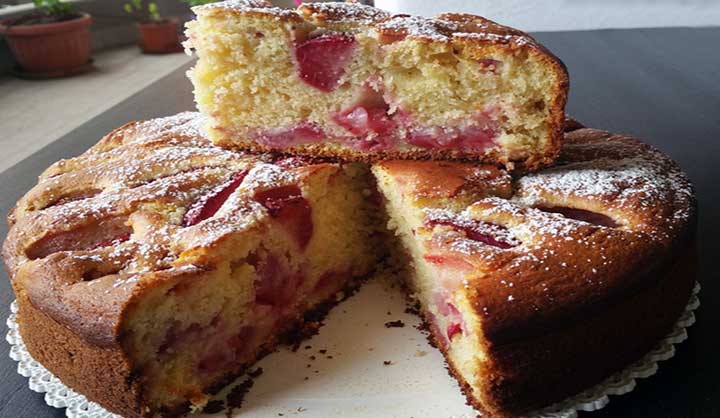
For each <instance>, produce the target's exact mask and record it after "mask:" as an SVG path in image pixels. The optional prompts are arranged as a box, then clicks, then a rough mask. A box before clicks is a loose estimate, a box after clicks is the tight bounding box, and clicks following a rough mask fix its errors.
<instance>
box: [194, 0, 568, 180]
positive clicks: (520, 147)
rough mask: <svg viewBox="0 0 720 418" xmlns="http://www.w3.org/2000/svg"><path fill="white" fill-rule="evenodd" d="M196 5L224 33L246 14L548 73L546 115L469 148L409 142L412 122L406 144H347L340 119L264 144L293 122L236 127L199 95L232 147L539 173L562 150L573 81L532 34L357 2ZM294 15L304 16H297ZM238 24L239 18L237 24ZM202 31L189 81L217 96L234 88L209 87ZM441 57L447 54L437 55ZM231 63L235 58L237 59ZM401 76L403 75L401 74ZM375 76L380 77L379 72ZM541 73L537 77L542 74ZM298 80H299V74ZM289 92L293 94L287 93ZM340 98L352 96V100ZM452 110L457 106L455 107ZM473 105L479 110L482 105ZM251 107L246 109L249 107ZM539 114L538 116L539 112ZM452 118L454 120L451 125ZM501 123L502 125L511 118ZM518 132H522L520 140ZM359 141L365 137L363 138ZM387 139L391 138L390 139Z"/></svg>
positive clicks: (300, 31)
mask: <svg viewBox="0 0 720 418" xmlns="http://www.w3.org/2000/svg"><path fill="white" fill-rule="evenodd" d="M266 6H269V5H266ZM194 10H195V12H196V13H197V15H198V16H199V19H200V20H203V19H205V20H207V21H208V22H216V21H217V22H223V25H224V26H223V29H222V30H224V31H232V30H233V29H230V28H231V27H232V24H230V23H229V22H230V21H228V22H224V21H223V18H224V17H227V16H233V17H236V16H242V17H247V18H249V20H250V19H251V20H252V22H253V23H252V24H251V26H250V27H252V28H256V30H263V28H265V29H267V30H269V29H270V28H276V27H277V26H278V25H284V26H286V27H288V28H291V29H288V30H289V31H291V32H292V35H288V36H289V37H290V38H292V39H296V38H300V39H302V38H304V37H305V36H306V35H307V33H312V32H314V31H318V30H320V31H323V30H327V31H331V32H347V33H354V34H363V36H366V37H368V38H377V41H376V42H377V43H378V44H379V45H382V44H385V43H392V42H395V41H397V40H404V39H409V40H411V41H412V43H411V44H409V45H408V46H407V47H406V49H407V51H406V52H405V54H407V55H408V56H410V55H413V54H419V53H418V52H417V51H413V50H412V48H414V47H413V46H412V45H416V44H423V45H435V46H438V45H443V46H447V47H448V48H449V49H448V48H446V49H448V51H450V52H448V51H446V53H448V54H451V55H452V54H455V55H457V56H462V57H463V59H464V60H468V61H478V62H480V61H483V60H486V59H487V57H489V56H493V57H496V58H498V59H507V60H514V59H515V58H516V57H526V58H529V59H530V58H531V61H532V63H533V68H535V67H537V68H543V70H544V72H543V74H547V77H544V80H543V82H547V87H543V88H542V91H543V93H542V95H541V96H542V98H543V99H542V102H543V103H542V106H543V109H545V108H547V111H546V112H545V111H544V112H543V113H542V118H543V119H544V120H542V121H540V120H538V121H533V123H532V124H531V125H528V126H519V125H517V122H514V123H515V125H512V127H511V126H510V125H508V126H507V127H504V128H503V129H505V128H509V129H508V131H507V132H504V133H503V135H506V137H504V138H505V139H503V141H507V143H504V144H500V143H494V144H492V145H488V146H487V148H484V149H471V148H465V149H463V148H461V147H456V146H447V147H440V146H438V147H430V148H426V147H423V146H418V145H412V144H410V143H409V142H406V140H407V138H408V135H409V133H408V130H409V129H410V128H407V127H404V128H402V129H399V130H398V135H399V136H398V138H400V139H399V141H400V142H399V143H400V146H391V147H375V146H372V147H366V146H365V145H363V146H357V145H348V144H346V143H344V142H343V141H346V140H348V138H352V136H353V135H351V134H350V133H348V132H345V133H344V134H343V135H344V136H342V135H341V134H340V133H339V132H340V131H339V129H341V128H339V126H334V124H336V123H335V122H328V123H327V124H325V123H320V126H319V128H322V129H325V126H323V125H328V124H329V125H332V126H331V127H330V131H325V132H324V135H325V137H326V138H325V139H324V140H317V141H311V142H305V143H301V144H299V145H292V144H290V145H274V144H272V145H271V144H268V143H265V142H266V140H264V139H263V140H262V141H261V140H259V139H258V138H257V137H263V135H265V131H264V129H266V128H265V126H267V129H269V130H270V131H272V130H280V131H282V130H284V129H292V128H293V125H292V124H291V125H287V126H286V125H283V124H282V123H287V122H279V123H280V124H279V125H277V126H269V125H263V127H261V128H258V127H252V128H251V127H249V126H250V125H251V124H250V125H248V126H239V125H245V123H240V124H237V125H235V124H233V123H232V122H228V120H229V119H231V118H234V116H232V115H233V113H232V112H233V111H232V110H227V109H226V108H225V107H222V108H215V107H213V105H212V104H206V100H205V99H198V105H199V107H200V109H201V110H202V111H204V112H206V113H207V114H209V115H210V119H209V120H210V125H209V133H210V136H211V137H212V139H213V140H214V141H215V142H216V143H217V144H219V145H221V146H223V147H234V148H240V149H244V150H251V151H254V152H282V153H285V154H304V155H309V156H315V157H331V158H337V159H342V160H349V161H363V162H377V161H382V160H388V159H423V160H428V159H432V160H447V159H453V160H461V161H462V160H467V161H475V162H483V163H489V164H496V165H502V166H504V167H506V168H508V169H517V170H519V171H535V170H537V169H539V168H541V167H546V166H549V165H551V164H552V163H553V162H554V161H555V159H556V158H557V155H558V153H559V151H560V146H561V140H562V132H563V125H564V123H563V121H564V113H563V112H564V110H563V109H564V106H565V103H566V101H567V91H568V86H569V78H568V74H567V69H566V68H565V66H564V64H563V63H562V61H560V60H559V59H558V58H557V57H556V56H554V55H553V54H552V53H551V52H550V51H548V50H547V49H546V48H545V47H544V46H542V45H541V44H539V43H538V42H537V41H536V40H535V39H534V38H532V37H531V36H530V35H528V34H527V33H524V32H521V31H519V30H516V29H513V28H510V27H507V26H503V25H500V24H497V23H495V22H493V21H490V20H488V19H485V18H483V17H480V16H475V15H470V14H463V13H444V14H441V15H438V16H436V17H435V18H432V19H429V18H421V17H416V16H408V15H391V14H389V13H387V12H385V11H382V10H380V9H376V8H373V7H370V6H366V5H362V4H357V3H335V2H331V3H323V2H320V3H304V4H302V5H300V6H299V7H298V9H297V11H295V12H290V11H288V10H287V9H277V8H272V7H263V4H262V2H245V1H229V2H219V3H213V4H210V5H206V6H202V7H198V8H195V9H194ZM292 13H296V15H295V16H291V14H292ZM296 18H299V19H300V20H299V21H297V20H296ZM233 22H234V23H235V22H236V21H233ZM258 22H260V23H258ZM234 23H233V24H234ZM263 25H265V26H263ZM199 28H200V25H198V24H195V23H191V24H190V25H189V29H188V33H189V41H188V44H187V45H188V47H189V48H192V47H198V51H199V54H200V57H201V58H200V60H201V61H202V60H205V59H208V64H207V66H202V65H198V68H202V70H201V71H198V74H195V71H193V72H191V79H193V81H194V82H195V84H196V93H197V95H198V97H200V96H203V97H205V96H207V97H211V96H212V94H213V93H212V91H211V90H212V89H216V90H215V92H216V93H218V94H219V96H218V97H221V96H222V97H224V96H227V95H228V94H232V90H233V87H231V86H223V87H220V84H212V87H210V84H208V85H207V86H206V85H205V83H209V82H208V80H209V79H214V77H211V76H208V73H206V72H205V71H206V70H207V71H210V70H208V68H210V67H211V66H214V65H215V64H214V63H211V61H210V58H208V57H209V56H210V55H211V54H213V52H211V51H213V50H214V47H213V45H212V44H211V43H208V44H207V45H206V44H205V43H206V42H208V41H205V40H202V41H197V40H198V39H202V38H204V37H206V36H211V35H210V34H203V33H201V31H200V29H199ZM214 28H215V26H210V27H209V28H208V29H206V30H209V31H213V30H215V29H214ZM254 30H255V29H254ZM218 33H220V32H218ZM258 33H260V32H258ZM369 34H372V35H369ZM217 38H218V39H219V38H223V39H224V40H223V42H224V41H225V40H226V38H227V37H224V36H218V37H217ZM215 46H217V45H215ZM225 47H228V46H225ZM378 48H379V47H378ZM376 49H377V48H376ZM435 49H438V48H435ZM205 50H207V51H205ZM438 50H439V49H438ZM379 51H380V49H378V51H376V54H381V53H380V52H379ZM438 55H442V54H439V53H438ZM218 60H219V61H222V59H220V58H218ZM229 60H230V61H232V59H231V58H230V59H229ZM536 64H537V65H536ZM223 65H225V64H223ZM290 65H292V63H290V62H288V66H290ZM528 67H529V66H528ZM196 70H197V69H196ZM253 71H257V72H262V71H263V69H262V68H257V69H256V70H253ZM243 72H244V73H246V72H247V71H246V70H243ZM223 74H225V72H223ZM397 76H398V77H400V75H397ZM283 77H284V76H283ZM375 77H377V75H376V76H375ZM535 78H537V76H536V77H535ZM244 82H245V81H243V82H240V81H236V84H238V85H239V84H242V83H244ZM524 82H526V83H536V84H537V85H538V86H539V85H540V84H539V82H538V81H537V80H535V81H532V80H529V81H528V80H524ZM298 83H300V81H299V79H298ZM358 83H359V82H358ZM356 84H357V83H356ZM508 85H509V84H508ZM543 85H544V84H543ZM246 87H247V86H246ZM355 87H358V88H359V87H360V86H359V85H357V86H355ZM243 88H245V87H243ZM248 88H249V89H250V90H248V94H250V93H249V92H250V91H254V89H258V88H259V89H264V88H265V87H263V86H262V85H259V86H253V87H252V88H250V87H248ZM506 88H507V86H506ZM358 91H359V90H358ZM283 94H286V95H287V93H283ZM428 94H432V92H428ZM475 94H476V96H477V95H479V94H480V93H478V92H477V91H476V92H475ZM519 95H520V94H519ZM309 97H312V96H309ZM343 97H344V96H343ZM293 99H294V98H292V97H288V98H287V99H286V101H287V100H293ZM526 99H527V100H526V102H529V101H531V99H530V98H526ZM535 99H537V97H535V98H534V99H532V100H535ZM208 100H209V99H208ZM278 100H280V99H278ZM342 100H346V98H343V99H342ZM458 100H460V99H458ZM462 100H465V101H468V100H469V99H467V98H465V99H462ZM210 102H213V100H209V101H208V102H207V103H210ZM470 102H472V100H470V101H469V102H468V103H470ZM283 104H284V105H289V106H295V105H296V103H282V104H281V103H278V106H277V107H281V106H282V105H283ZM336 105H337V106H336V107H338V108H337V109H334V110H333V112H339V111H340V110H341V107H343V106H350V105H352V104H351V103H344V102H342V103H341V102H338V103H336ZM247 106H249V105H248V104H243V105H241V106H239V107H240V108H242V109H248V107H247ZM393 106H394V105H393ZM474 106H475V107H477V108H479V107H480V105H479V104H478V103H475V104H474ZM523 106H525V104H523ZM227 107H231V106H227ZM316 107H317V106H316ZM323 109H324V107H323ZM453 109H454V110H457V108H453ZM528 109H529V108H528ZM475 110H476V111H477V109H475ZM245 111H246V110H244V111H243V112H245ZM526 111H529V110H526V109H525V108H523V110H519V108H518V109H515V110H513V112H526ZM224 112H227V114H224V115H222V116H221V114H223V113H224ZM393 112H395V110H393ZM438 114H439V113H438ZM246 116H247V117H245V118H244V119H243V121H245V120H252V119H253V116H252V114H251V113H248V115H246ZM505 118H506V117H505V116H503V117H499V116H498V117H497V121H500V120H503V119H505ZM235 119H236V118H235ZM277 119H283V120H284V119H285V118H280V117H278V118H277ZM516 119H517V118H516ZM538 119H540V117H539V116H538ZM497 121H496V122H497ZM312 122H313V123H316V121H315V120H312ZM446 122H447V121H446ZM448 123H449V124H451V123H450V122H448ZM453 123H455V122H453ZM497 123H501V124H502V123H505V122H497ZM433 126H434V128H441V129H445V128H448V129H450V128H452V129H454V127H450V126H444V125H438V126H435V125H433ZM530 126H532V127H530ZM538 126H543V128H542V129H540V128H538ZM428 129H429V127H428ZM534 129H537V132H535V131H533V130H534ZM521 131H523V133H521ZM530 132H534V133H530ZM539 132H541V133H539ZM516 135H517V137H515V136H516ZM358 138H360V137H358ZM358 138H355V139H358ZM519 138H522V139H519ZM529 138H532V142H533V143H532V144H527V143H524V141H530V139H529ZM360 139H362V140H365V139H363V138H360ZM495 140H499V137H498V138H495ZM382 141H384V140H380V142H382ZM355 142H357V141H355ZM370 142H372V141H370ZM388 142H392V141H390V140H388ZM496 142H497V141H496ZM508 144H510V145H508Z"/></svg>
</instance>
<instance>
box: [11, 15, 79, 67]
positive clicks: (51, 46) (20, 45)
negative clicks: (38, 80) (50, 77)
mask: <svg viewBox="0 0 720 418" xmlns="http://www.w3.org/2000/svg"><path fill="white" fill-rule="evenodd" d="M91 23H92V17H90V15H89V14H87V13H81V16H80V17H78V18H77V19H72V20H66V21H62V22H56V23H43V24H37V25H13V26H9V24H10V19H6V20H3V21H1V22H0V33H2V34H3V35H5V37H6V39H7V42H8V45H10V50H11V51H12V53H13V55H14V56H15V59H16V60H17V62H18V63H19V64H20V66H21V67H22V69H23V70H24V71H26V72H29V73H46V74H56V75H64V74H65V73H71V72H73V70H75V69H77V68H79V67H83V66H86V65H87V64H88V62H89V61H90V24H91Z"/></svg>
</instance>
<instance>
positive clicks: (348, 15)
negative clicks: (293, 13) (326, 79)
mask: <svg viewBox="0 0 720 418" xmlns="http://www.w3.org/2000/svg"><path fill="white" fill-rule="evenodd" d="M299 10H300V11H302V12H305V13H307V14H308V15H309V16H310V17H312V18H316V19H321V20H329V21H342V22H348V21H349V22H353V23H362V24H366V25H370V24H373V23H376V22H380V21H382V20H385V19H387V18H389V17H390V14H389V13H388V12H386V11H384V10H382V9H378V8H376V7H372V6H367V5H365V4H361V3H341V2H318V3H305V4H302V5H301V6H300V7H299Z"/></svg>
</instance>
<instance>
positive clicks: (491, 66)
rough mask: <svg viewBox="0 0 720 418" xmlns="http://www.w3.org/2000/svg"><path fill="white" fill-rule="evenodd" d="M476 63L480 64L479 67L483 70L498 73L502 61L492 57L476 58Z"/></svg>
mask: <svg viewBox="0 0 720 418" xmlns="http://www.w3.org/2000/svg"><path fill="white" fill-rule="evenodd" d="M477 63H478V64H480V68H481V69H482V70H483V71H489V72H491V73H495V74H498V73H499V72H500V71H501V70H502V66H503V62H502V61H498V60H494V59H492V58H483V59H479V60H477Z"/></svg>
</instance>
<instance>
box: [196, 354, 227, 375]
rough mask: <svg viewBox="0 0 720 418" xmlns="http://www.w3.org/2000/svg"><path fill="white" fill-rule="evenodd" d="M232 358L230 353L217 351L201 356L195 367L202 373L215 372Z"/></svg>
mask: <svg viewBox="0 0 720 418" xmlns="http://www.w3.org/2000/svg"><path fill="white" fill-rule="evenodd" d="M232 360H233V359H232V358H231V354H230V353H228V352H226V351H218V352H215V353H211V354H208V355H207V356H205V357H203V358H201V359H200V361H199V362H198V364H197V368H198V370H199V371H200V372H203V373H212V372H217V371H219V370H222V369H224V368H225V366H227V365H228V364H229V363H230V362H231V361H232Z"/></svg>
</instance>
